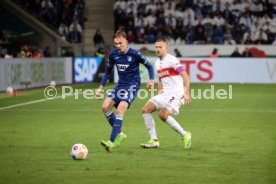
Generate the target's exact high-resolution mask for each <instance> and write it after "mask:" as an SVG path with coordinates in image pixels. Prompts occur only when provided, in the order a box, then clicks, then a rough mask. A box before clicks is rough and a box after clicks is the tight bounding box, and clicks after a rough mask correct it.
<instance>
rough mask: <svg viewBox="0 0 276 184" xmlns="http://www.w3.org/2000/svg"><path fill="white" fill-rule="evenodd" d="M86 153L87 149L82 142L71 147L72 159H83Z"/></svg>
mask: <svg viewBox="0 0 276 184" xmlns="http://www.w3.org/2000/svg"><path fill="white" fill-rule="evenodd" d="M87 154H88V149H87V147H86V146H85V145H84V144H80V143H78V144H75V145H74V146H72V148H71V153H70V155H71V157H72V158H73V159H74V160H84V159H86V157H87Z"/></svg>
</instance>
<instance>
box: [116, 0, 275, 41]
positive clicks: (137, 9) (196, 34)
mask: <svg viewBox="0 0 276 184" xmlns="http://www.w3.org/2000/svg"><path fill="white" fill-rule="evenodd" d="M113 11H114V12H113V13H114V19H115V30H116V29H117V28H118V27H119V26H124V27H125V28H126V31H127V35H128V41H129V42H130V43H154V42H155V41H156V39H158V38H166V39H167V41H168V42H169V43H171V44H175V43H177V44H229V45H234V44H276V39H275V38H276V1H275V0H116V2H115V4H114V7H113Z"/></svg>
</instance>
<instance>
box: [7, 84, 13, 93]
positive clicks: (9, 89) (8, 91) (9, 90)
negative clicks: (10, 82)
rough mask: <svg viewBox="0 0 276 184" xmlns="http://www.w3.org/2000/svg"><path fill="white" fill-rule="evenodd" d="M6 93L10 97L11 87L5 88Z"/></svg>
mask: <svg viewBox="0 0 276 184" xmlns="http://www.w3.org/2000/svg"><path fill="white" fill-rule="evenodd" d="M6 92H7V94H8V95H11V94H12V93H13V88H12V87H11V86H9V87H7V90H6Z"/></svg>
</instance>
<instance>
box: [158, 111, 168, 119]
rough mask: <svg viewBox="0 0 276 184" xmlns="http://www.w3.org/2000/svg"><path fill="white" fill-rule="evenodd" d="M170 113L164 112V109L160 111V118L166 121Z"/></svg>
mask: <svg viewBox="0 0 276 184" xmlns="http://www.w3.org/2000/svg"><path fill="white" fill-rule="evenodd" d="M168 117H169V115H168V114H166V113H162V111H160V113H159V118H160V119H161V120H162V121H166V120H167V119H168Z"/></svg>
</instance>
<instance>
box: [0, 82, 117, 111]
mask: <svg viewBox="0 0 276 184" xmlns="http://www.w3.org/2000/svg"><path fill="white" fill-rule="evenodd" d="M113 87H114V86H109V87H106V88H105V90H107V89H110V88H113ZM96 89H98V88H95V89H92V90H96ZM82 93H83V91H80V92H77V93H72V94H70V95H65V97H70V96H75V94H82ZM62 97H64V96H62V95H60V96H57V97H55V98H51V99H48V98H42V99H39V100H32V101H29V102H24V103H19V104H14V105H9V106H5V107H0V111H2V110H6V109H12V108H16V107H21V106H25V105H30V104H36V103H40V102H45V101H49V100H56V99H60V98H62ZM48 110H49V109H48ZM58 110H60V109H58ZM17 111H20V110H17ZM33 111H36V110H33ZM46 111H47V110H46ZM55 111H56V110H55Z"/></svg>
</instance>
